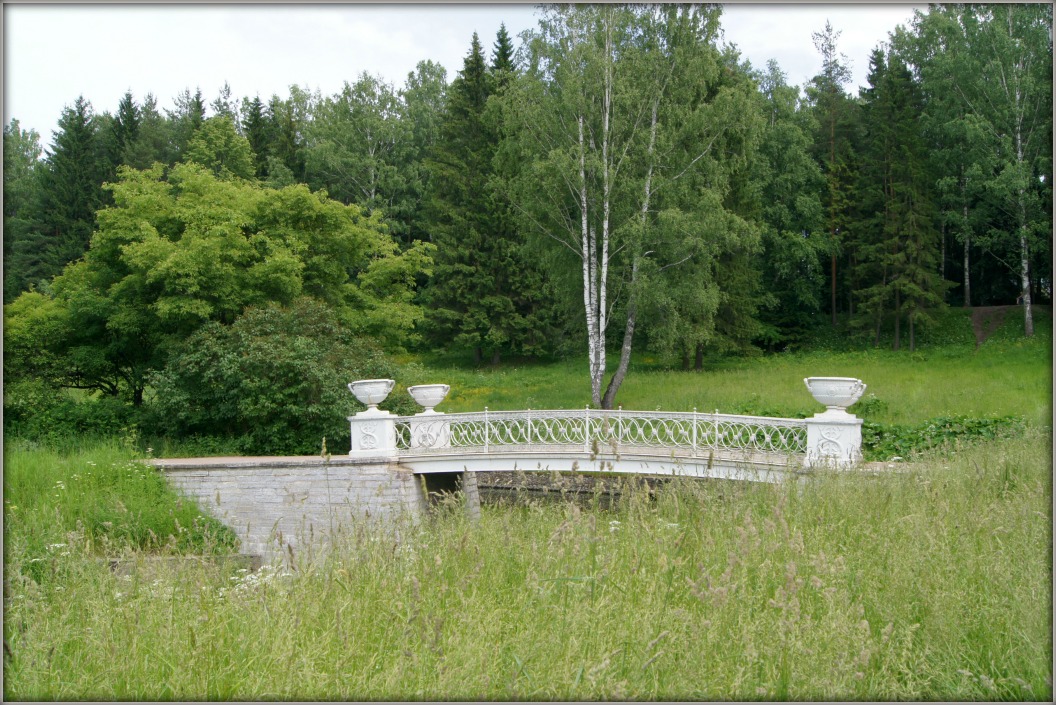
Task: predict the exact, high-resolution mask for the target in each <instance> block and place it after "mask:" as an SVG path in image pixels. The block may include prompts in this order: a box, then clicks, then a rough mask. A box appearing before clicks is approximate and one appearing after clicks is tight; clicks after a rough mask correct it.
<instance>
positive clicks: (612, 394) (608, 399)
mask: <svg viewBox="0 0 1056 705" xmlns="http://www.w3.org/2000/svg"><path fill="white" fill-rule="evenodd" d="M637 269H638V263H637V262H635V263H634V266H633V270H634V273H632V275H631V282H632V283H631V288H632V290H633V288H634V279H635V274H636V273H637ZM637 320H638V306H637V304H636V303H635V300H634V294H633V293H632V294H631V300H630V301H629V302H628V304H627V327H626V328H625V329H624V331H623V347H622V348H620V364H619V365H617V366H616V371H615V372H614V373H613V374H612V379H610V380H609V386H608V387H607V388H606V389H605V396H604V398H602V400H601V408H602V409H611V408H612V407H613V405H614V404H615V402H616V392H618V391H619V389H620V385H621V384H623V378H624V377H626V376H627V369H628V368H629V367H630V364H631V344H632V343H633V342H634V326H635V323H636V322H637Z"/></svg>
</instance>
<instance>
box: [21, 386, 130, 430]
mask: <svg viewBox="0 0 1056 705" xmlns="http://www.w3.org/2000/svg"><path fill="white" fill-rule="evenodd" d="M135 422H136V417H135V415H134V413H133V410H132V409H131V408H130V407H129V406H128V404H127V403H125V402H124V401H123V400H121V399H119V398H117V397H114V396H110V395H103V396H100V397H98V398H95V399H84V398H81V399H78V398H77V397H76V396H75V395H73V394H72V393H70V392H69V391H67V390H62V389H57V388H55V387H54V386H53V385H52V384H49V383H48V382H46V381H45V380H43V379H36V378H31V379H25V380H15V381H7V382H5V383H4V434H5V435H6V436H8V437H16V438H24V439H28V440H32V441H35V442H39V443H43V444H46V445H49V446H62V445H64V444H65V443H67V442H68V441H69V440H70V439H74V438H83V437H87V438H113V437H118V436H121V435H123V434H124V433H126V432H127V431H128V430H129V429H131V428H134V426H135Z"/></svg>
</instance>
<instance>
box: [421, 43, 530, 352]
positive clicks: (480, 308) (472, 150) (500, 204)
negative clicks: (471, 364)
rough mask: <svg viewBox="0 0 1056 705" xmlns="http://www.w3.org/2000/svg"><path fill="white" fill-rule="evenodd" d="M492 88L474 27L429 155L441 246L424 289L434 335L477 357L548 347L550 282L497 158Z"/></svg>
mask: <svg viewBox="0 0 1056 705" xmlns="http://www.w3.org/2000/svg"><path fill="white" fill-rule="evenodd" d="M500 36H501V35H500ZM494 87H495V83H494V78H493V75H492V72H490V71H489V70H488V67H487V64H486V62H485V58H484V51H483V48H482V47H481V43H480V39H479V37H478V36H477V34H476V33H474V34H473V38H472V42H471V46H470V50H469V52H468V54H467V55H466V57H465V59H464V61H463V67H462V70H461V71H460V72H459V73H458V76H457V77H456V78H455V80H454V81H452V83H451V85H450V86H449V88H448V93H447V104H446V110H445V113H444V120H443V123H442V125H441V128H440V139H439V140H438V141H437V143H436V145H435V148H434V149H433V150H432V153H431V156H430V158H429V159H428V160H427V167H428V169H429V171H430V173H431V181H430V183H431V192H430V198H429V200H428V202H427V205H426V214H427V217H428V221H429V223H430V235H431V238H432V241H433V242H434V243H435V244H436V246H437V252H436V255H435V258H434V260H435V265H434V275H433V280H432V284H431V286H430V289H429V291H428V292H427V293H426V298H427V300H428V301H429V302H430V303H431V305H432V307H433V309H434V310H433V314H432V316H431V318H430V321H429V326H430V335H431V337H432V339H433V342H434V343H437V344H453V345H455V346H456V347H457V348H460V349H462V350H467V351H471V352H472V354H473V357H474V360H475V361H476V362H477V363H479V362H481V361H482V360H483V359H484V358H485V357H487V358H488V359H490V360H491V361H492V362H493V363H496V362H498V361H499V360H500V359H501V356H502V355H505V354H511V353H513V354H518V353H521V354H523V353H529V354H531V353H537V352H539V351H540V350H541V349H542V348H543V347H545V343H544V341H543V340H542V338H543V336H542V335H541V334H540V327H541V322H540V313H539V310H538V299H539V298H541V290H542V288H543V282H542V281H541V280H540V279H541V278H540V277H539V276H538V274H537V273H536V270H534V269H533V268H532V267H531V266H530V264H529V263H528V262H527V255H526V253H525V251H524V243H523V242H521V241H520V240H519V239H518V238H517V233H516V230H515V229H514V228H513V227H512V224H511V221H512V219H511V218H510V215H509V204H508V202H507V201H506V199H505V197H504V195H503V193H502V189H501V181H502V179H501V177H500V176H499V175H498V174H497V172H496V169H495V165H494V161H495V154H496V151H497V149H498V146H499V140H500V138H499V131H498V117H497V115H496V114H490V115H489V113H488V99H489V97H490V96H491V95H492V94H493V90H494Z"/></svg>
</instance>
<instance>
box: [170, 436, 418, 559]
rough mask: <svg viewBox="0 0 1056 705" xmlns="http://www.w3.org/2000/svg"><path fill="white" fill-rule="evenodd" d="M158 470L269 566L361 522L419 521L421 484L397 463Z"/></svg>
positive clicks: (219, 461) (228, 463) (206, 463)
mask: <svg viewBox="0 0 1056 705" xmlns="http://www.w3.org/2000/svg"><path fill="white" fill-rule="evenodd" d="M154 465H155V466H156V467H157V468H158V469H159V470H160V471H161V472H162V473H163V474H164V476H165V477H166V479H167V480H168V481H169V483H170V484H171V485H172V486H173V487H174V488H175V489H176V490H177V491H179V492H180V493H182V494H183V495H184V496H187V497H190V498H193V499H195V500H196V501H197V502H198V504H199V506H200V507H201V508H202V510H203V511H205V512H208V513H209V514H210V515H212V516H213V517H215V518H216V519H218V520H220V521H222V522H224V523H225V524H226V525H228V526H229V527H231V528H232V529H233V530H234V531H235V533H237V534H238V537H239V538H240V539H241V541H242V548H241V551H242V552H243V553H249V554H260V555H261V556H263V557H264V559H265V560H271V559H274V558H275V557H276V556H278V555H282V554H286V553H288V548H287V544H288V545H289V546H291V547H292V548H293V549H294V552H295V553H296V552H298V551H299V550H301V549H304V548H307V547H308V544H309V543H314V542H319V543H325V542H326V540H327V538H328V537H329V536H330V533H331V530H334V533H337V531H338V530H339V529H342V528H343V529H344V530H346V531H347V530H348V529H349V528H350V526H351V525H352V524H354V523H357V522H362V521H364V520H370V521H374V522H384V521H385V520H390V519H408V518H409V519H411V520H417V519H418V518H419V517H420V516H422V514H423V513H424V512H425V508H426V505H427V502H426V498H425V494H424V492H423V491H422V487H421V484H420V483H419V481H418V479H417V478H416V477H415V476H414V475H413V474H412V473H411V471H410V470H408V469H406V468H402V467H400V466H399V465H398V464H397V463H396V462H395V460H394V459H393V460H386V459H373V460H366V459H352V458H347V457H344V456H342V457H338V458H333V459H331V460H330V461H329V462H325V461H324V460H323V459H322V458H320V457H273V458H181V459H171V460H155V461H154Z"/></svg>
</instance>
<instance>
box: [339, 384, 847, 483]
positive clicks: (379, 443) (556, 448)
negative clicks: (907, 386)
mask: <svg viewBox="0 0 1056 705" xmlns="http://www.w3.org/2000/svg"><path fill="white" fill-rule="evenodd" d="M806 382H807V387H808V389H810V390H811V393H812V394H814V395H815V398H817V399H818V400H819V401H821V402H822V403H823V404H826V405H827V406H828V409H827V410H826V411H825V412H822V413H819V414H816V415H815V416H814V417H812V418H808V419H789V418H772V417H762V416H736V415H729V414H719V413H718V412H715V413H710V414H709V413H697V412H695V411H694V412H691V413H665V412H645V411H625V410H623V409H618V410H599V409H591V408H584V409H574V410H544V411H539V410H527V411H497V412H495V411H488V410H487V409H485V410H484V411H483V412H480V413H457V414H444V413H438V412H436V411H433V407H434V406H436V405H437V404H438V403H439V402H440V401H441V400H442V399H443V398H444V396H445V395H446V394H447V391H448V389H449V388H448V387H447V385H422V386H417V387H410V388H409V389H408V391H409V392H410V393H411V395H412V396H413V397H415V399H416V401H418V403H419V404H422V405H423V406H424V407H425V411H424V412H423V413H420V414H416V415H413V416H396V415H393V414H391V413H389V412H385V411H381V410H379V409H378V408H377V404H378V403H380V402H381V401H382V400H383V399H384V398H385V397H386V396H387V395H388V393H389V392H390V391H391V389H392V388H393V386H394V384H395V383H394V381H393V380H361V381H358V382H353V383H351V384H350V385H349V388H350V389H351V390H352V392H353V393H354V394H355V395H356V396H357V398H359V399H360V401H362V402H363V403H365V404H367V405H368V409H367V410H366V411H363V412H361V413H359V414H356V415H355V416H350V417H349V422H350V426H351V440H352V443H351V446H352V449H351V451H350V452H349V456H350V457H353V458H362V459H368V458H377V459H379V460H385V461H388V462H395V463H398V464H399V465H400V466H402V467H405V468H409V469H410V470H412V471H413V472H414V473H416V474H428V473H465V472H469V473H474V472H489V471H511V470H525V471H532V470H547V471H576V472H593V473H631V474H643V475H657V476H675V475H678V476H686V477H699V478H705V477H709V478H724V479H738V480H756V481H764V482H774V481H779V480H781V479H784V478H786V477H789V476H796V475H801V474H804V473H809V472H810V471H811V470H813V469H815V468H818V467H821V466H824V467H836V468H848V467H852V466H854V465H856V464H857V463H858V462H859V461H860V459H861V437H862V436H861V424H862V421H861V419H858V418H856V417H855V416H853V415H851V414H848V413H847V412H846V411H845V408H846V406H849V405H850V404H853V403H854V401H857V399H858V398H859V397H860V396H861V394H862V392H864V390H865V385H864V384H862V382H861V381H860V380H857V379H852V378H837V377H825V378H823V377H812V378H808V379H807V380H806Z"/></svg>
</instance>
